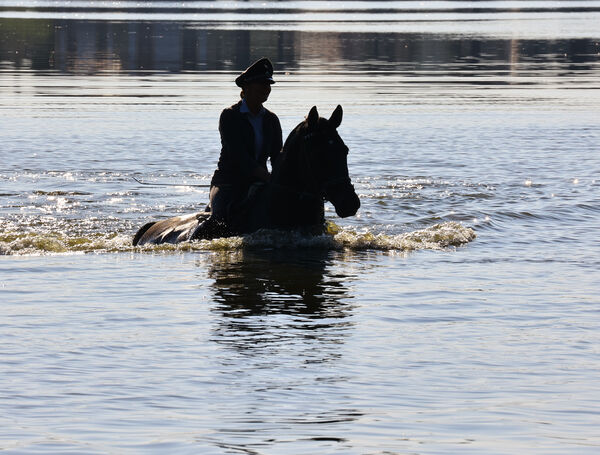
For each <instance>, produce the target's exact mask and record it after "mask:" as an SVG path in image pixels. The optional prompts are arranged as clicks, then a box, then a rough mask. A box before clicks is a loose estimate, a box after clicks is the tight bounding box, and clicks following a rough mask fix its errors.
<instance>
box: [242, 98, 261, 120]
mask: <svg viewBox="0 0 600 455" xmlns="http://www.w3.org/2000/svg"><path fill="white" fill-rule="evenodd" d="M240 112H241V113H242V114H250V115H254V114H253V113H252V112H250V108H249V107H248V105H247V104H246V100H245V99H242V105H241V106H240ZM264 113H265V107H264V106H263V107H262V108H261V110H260V112H259V113H258V114H257V115H256V116H255V117H258V116H262V115H264Z"/></svg>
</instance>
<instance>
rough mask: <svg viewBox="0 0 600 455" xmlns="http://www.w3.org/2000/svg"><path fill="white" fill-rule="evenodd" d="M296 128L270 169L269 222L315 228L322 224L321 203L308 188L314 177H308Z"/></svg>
mask: <svg viewBox="0 0 600 455" xmlns="http://www.w3.org/2000/svg"><path fill="white" fill-rule="evenodd" d="M297 130H298V128H296V129H295V130H294V131H292V133H290V137H288V139H287V140H286V143H285V146H284V149H283V152H282V155H281V157H280V159H279V160H278V162H277V165H276V167H275V168H274V169H273V177H272V180H271V182H272V183H273V185H272V192H271V201H270V214H271V220H272V222H273V224H275V225H278V224H279V225H282V226H286V225H289V226H292V225H297V226H301V225H314V224H318V223H320V222H322V217H323V200H322V199H320V198H319V197H318V195H317V194H316V191H317V189H316V188H309V187H310V186H314V185H311V183H312V182H314V176H313V175H308V173H309V171H310V169H309V165H308V163H307V162H305V161H304V162H303V161H302V160H305V159H306V157H305V156H303V153H305V145H304V144H303V143H302V142H301V141H302V139H300V138H298V137H297V136H292V135H298V134H299V133H298V131H297Z"/></svg>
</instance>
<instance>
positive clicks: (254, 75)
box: [194, 58, 282, 238]
mask: <svg viewBox="0 0 600 455" xmlns="http://www.w3.org/2000/svg"><path fill="white" fill-rule="evenodd" d="M235 83H236V85H237V86H238V87H240V88H241V89H242V91H241V93H240V97H241V100H240V101H239V102H238V103H236V104H234V105H233V106H231V107H228V108H226V109H224V110H223V112H222V113H221V117H220V119H219V133H220V134H221V155H220V156H219V161H218V164H217V169H216V170H215V172H214V174H213V177H212V180H211V182H210V183H211V188H210V212H211V216H210V218H209V219H208V220H207V221H205V222H204V223H202V224H201V225H200V226H199V228H198V230H197V232H196V234H195V235H194V236H195V237H202V238H210V237H220V236H223V235H227V234H228V233H230V232H231V230H232V216H233V215H234V214H233V213H232V212H233V211H235V210H236V208H239V206H240V205H241V204H242V203H243V201H244V200H245V199H246V198H247V197H248V193H249V190H250V188H251V187H252V185H256V184H260V183H267V182H268V181H269V179H270V174H269V171H268V170H267V159H268V158H269V159H270V160H271V166H273V164H274V163H275V161H276V160H277V158H278V156H279V155H280V152H281V147H282V137H281V124H280V123H279V119H278V118H277V116H276V115H275V114H274V113H273V112H271V111H269V110H268V109H266V108H265V107H264V106H263V103H264V102H266V101H267V99H268V98H269V94H270V93H271V85H272V84H274V83H275V81H274V80H273V65H272V64H271V62H270V61H269V59H267V58H262V59H260V60H258V61H256V62H255V63H253V64H252V65H251V66H250V67H248V68H247V69H246V70H245V71H244V72H243V73H242V74H240V75H239V76H238V77H237V78H236V80H235Z"/></svg>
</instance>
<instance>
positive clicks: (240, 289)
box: [199, 248, 354, 355]
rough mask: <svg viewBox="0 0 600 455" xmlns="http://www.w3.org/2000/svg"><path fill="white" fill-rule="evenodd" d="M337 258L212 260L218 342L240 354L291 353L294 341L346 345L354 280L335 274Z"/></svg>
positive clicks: (262, 254)
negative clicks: (283, 350)
mask: <svg viewBox="0 0 600 455" xmlns="http://www.w3.org/2000/svg"><path fill="white" fill-rule="evenodd" d="M336 254H340V253H336V252H331V251H328V250H326V249H318V248H317V249H308V250H303V249H290V250H287V249H283V250H281V249H268V250H246V249H245V250H238V251H232V252H223V253H215V254H214V255H212V256H211V259H210V262H209V264H208V276H209V278H211V279H212V280H214V281H213V283H212V285H211V290H212V292H213V298H212V300H213V301H214V306H213V312H215V313H216V314H219V318H218V320H219V321H220V325H219V326H218V327H217V328H216V329H215V341H217V342H218V343H220V344H223V345H227V346H230V347H234V348H235V349H238V350H240V351H244V350H248V349H249V350H256V349H263V348H265V349H273V348H274V347H276V346H278V345H279V344H281V343H284V344H285V345H286V346H287V348H288V349H289V347H290V345H289V339H290V337H291V338H297V339H298V340H299V342H300V340H305V341H304V342H306V343H308V344H312V343H314V342H325V344H331V343H332V342H334V343H335V344H338V343H340V342H342V341H341V340H342V338H343V337H344V336H345V334H346V333H347V331H348V330H349V329H351V327H352V324H351V322H349V320H348V318H349V317H350V316H351V310H352V306H351V305H350V304H349V303H348V300H349V299H351V295H350V294H349V292H348V287H347V286H348V285H349V283H350V281H351V280H352V279H353V278H354V277H353V276H352V275H350V274H348V273H337V272H335V271H333V270H331V268H332V264H333V263H332V260H333V256H334V255H336ZM199 265H200V266H202V267H204V266H205V264H204V262H203V261H201V262H200V263H199ZM292 344H293V343H292ZM323 354H324V351H323V350H321V351H320V354H319V355H323Z"/></svg>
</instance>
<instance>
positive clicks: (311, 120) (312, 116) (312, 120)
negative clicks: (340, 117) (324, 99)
mask: <svg viewBox="0 0 600 455" xmlns="http://www.w3.org/2000/svg"><path fill="white" fill-rule="evenodd" d="M307 120H308V126H309V128H313V127H315V126H316V125H317V122H318V121H319V113H318V112H317V106H313V107H312V109H311V110H310V112H309V113H308V117H307Z"/></svg>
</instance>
